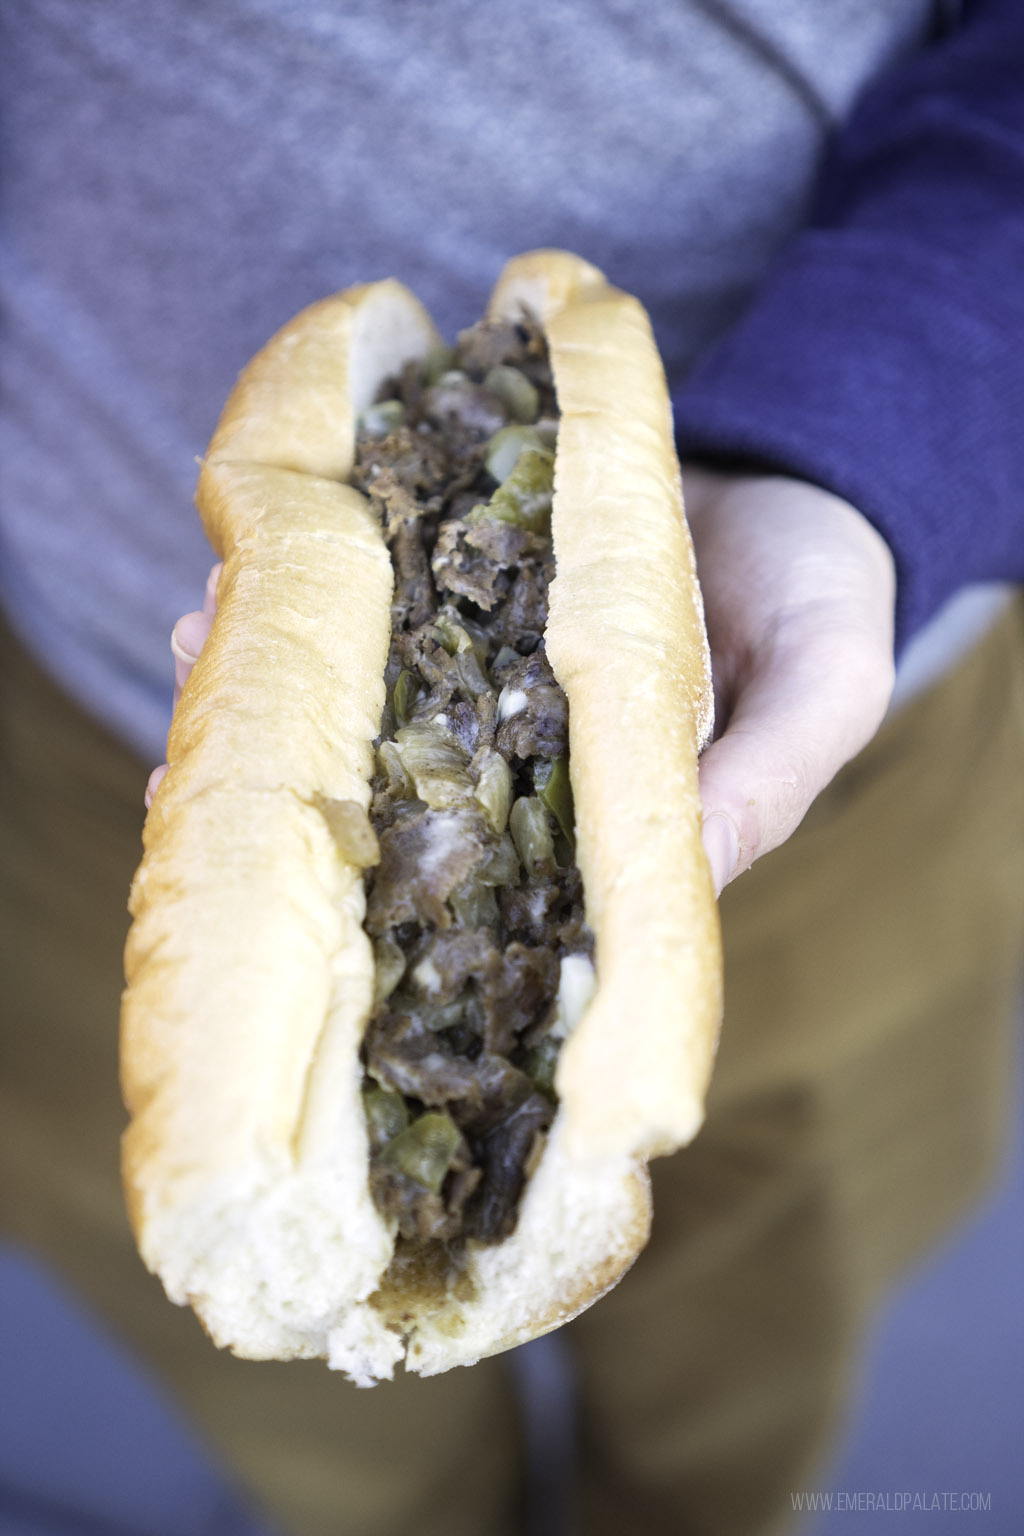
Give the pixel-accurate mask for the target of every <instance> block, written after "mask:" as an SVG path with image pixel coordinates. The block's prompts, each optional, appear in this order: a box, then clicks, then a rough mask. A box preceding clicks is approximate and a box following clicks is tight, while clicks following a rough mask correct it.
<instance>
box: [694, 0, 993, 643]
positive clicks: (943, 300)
mask: <svg viewBox="0 0 1024 1536" xmlns="http://www.w3.org/2000/svg"><path fill="white" fill-rule="evenodd" d="M1022 187H1024V10H1022V9H1021V7H1020V6H1019V5H1018V4H1016V3H1015V0H1012V3H1011V0H989V3H987V4H975V5H974V6H973V7H968V8H967V16H966V21H965V24H964V26H963V28H962V29H961V30H960V31H959V32H957V33H956V34H955V35H954V36H952V37H951V38H950V39H948V40H947V41H945V42H944V43H943V44H941V45H937V46H935V47H934V48H932V49H930V50H928V51H926V52H925V53H923V54H921V55H919V56H918V58H917V60H916V61H915V62H914V63H913V64H911V65H910V66H907V67H905V68H904V69H902V70H901V71H898V72H897V73H896V74H894V75H893V76H892V77H891V78H889V79H887V80H886V81H884V82H882V83H881V84H880V85H879V86H877V87H876V88H875V89H874V90H873V91H871V92H870V93H869V95H868V96H867V97H866V98H865V100H864V102H863V103H862V104H861V107H860V108H859V109H858V111H857V112H856V113H855V115H854V117H853V119H852V121H851V123H850V124H849V126H848V129H847V130H846V132H845V133H844V135H843V136H842V137H841V138H840V140H839V141H838V143H837V144H836V146H835V149H834V152H833V154H832V156H831V158H830V160H829V163H828V165H827V166H826V169H825V173H824V177H823V181H822V190H821V195H820V198H819V203H818V208H817V211H816V214H815V217H814V220H813V223H812V226H811V227H810V228H809V229H808V230H807V231H806V232H805V233H804V234H803V235H801V236H800V237H799V238H798V239H797V240H796V241H795V242H794V244H793V245H792V247H791V249H790V251H789V253H788V254H787V256H786V257H785V258H784V260H783V261H782V262H781V264H780V265H779V267H778V269H777V270H776V271H775V273H774V274H773V275H772V276H771V277H770V278H769V280H768V281H767V282H766V284H765V285H764V286H763V288H762V290H761V292H760V294H759V296H758V298H757V299H756V300H755V302H754V304H753V305H752V306H751V308H750V310H749V312H748V314H747V316H746V318H745V319H744V320H743V321H742V322H741V323H740V325H739V326H738V327H737V328H736V329H735V330H734V332H733V333H732V334H731V335H730V336H728V337H727V338H726V339H725V341H724V342H723V343H722V344H721V346H720V347H718V348H717V349H716V350H715V351H714V352H713V353H712V354H711V355H710V356H709V357H708V358H707V359H706V361H705V362H704V364H703V365H702V366H701V367H700V368H699V369H698V371H697V373H696V375H695V376H694V377H693V379H692V380H691V382H690V383H689V385H688V386H687V387H686V388H685V389H684V390H683V392H682V393H681V394H680V396H679V397H678V399H677V401H676V410H677V424H678V431H679V439H680V445H681V450H682V451H683V452H684V453H688V454H690V455H691V456H696V457H699V458H703V459H711V460H721V459H722V458H723V457H729V456H732V457H734V458H738V459H740V460H744V459H746V460H751V461H756V462H757V463H759V464H762V465H770V466H774V467H775V468H777V469H778V470H779V471H780V472H783V473H789V474H791V475H795V476H798V477H801V478H803V479H806V480H810V481H813V482H815V483H817V484H819V485H821V486H824V487H826V488H828V489H829V490H831V491H833V492H835V493H836V494H838V495H839V496H841V497H843V498H844V499H845V500H846V501H847V502H850V503H852V504H853V505H854V506H856V507H857V508H859V509H860V510H861V511H862V512H863V513H864V514H865V515H866V516H867V517H868V518H869V519H870V520H871V522H872V523H873V524H874V526H875V527H876V528H877V529H878V530H879V531H880V533H881V534H882V536H883V537H884V539H885V541H886V543H887V544H888V545H889V547H890V548H891V550H892V551H893V554H894V557H895V561H896V569H897V575H898V608H897V634H898V641H899V642H901V643H902V642H904V641H905V640H906V639H908V638H909V636H910V635H911V634H912V633H913V632H914V631H915V630H916V629H917V628H919V627H920V626H921V625H922V624H923V623H924V622H925V620H926V619H927V618H928V617H929V616H930V615H931V614H932V613H933V612H934V611H935V610H936V609H937V608H938V607H939V606H940V605H941V603H942V602H943V600H944V599H945V598H946V597H947V596H948V595H949V594H950V593H952V592H953V591H954V590H955V589H956V588H957V587H958V586H960V585H962V584H964V583H966V582H969V581H974V580H984V579H989V578H997V577H1002V578H1004V579H1006V578H1011V579H1013V578H1020V577H1021V576H1024V519H1022V518H1021V517H1020V513H1019V503H1020V486H1021V484H1022V483H1024V434H1022V433H1021V431H1020V425H1019V424H1020V421H1021V420H1022V419H1024V347H1022V346H1021V345H1020V337H1021V334H1022V332H1024V290H1022V289H1021V285H1020V273H1021V271H1022V270H1024V197H1022V196H1021V188H1022Z"/></svg>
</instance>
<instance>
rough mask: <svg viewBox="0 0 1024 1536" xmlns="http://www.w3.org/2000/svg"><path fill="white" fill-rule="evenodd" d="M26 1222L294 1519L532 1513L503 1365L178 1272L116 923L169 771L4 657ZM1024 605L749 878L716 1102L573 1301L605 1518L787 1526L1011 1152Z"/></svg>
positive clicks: (13, 1196) (18, 1161) (606, 1525)
mask: <svg viewBox="0 0 1024 1536" xmlns="http://www.w3.org/2000/svg"><path fill="white" fill-rule="evenodd" d="M0 664H2V670H0V690H2V693H0V939H2V943H3V947H4V982H3V988H4V992H3V1017H2V1028H0V1052H2V1075H0V1221H2V1227H3V1230H4V1232H5V1233H6V1235H8V1236H10V1237H13V1238H14V1239H15V1240H18V1241H21V1242H23V1243H25V1244H28V1245H30V1246H31V1247H32V1248H34V1249H35V1250H36V1251H37V1252H39V1253H40V1254H42V1255H43V1256H44V1257H45V1258H47V1259H49V1260H50V1261H51V1262H52V1263H53V1264H54V1265H55V1266H56V1267H57V1268H58V1269H59V1270H60V1271H62V1272H63V1273H64V1274H65V1275H66V1276H67V1277H69V1278H70V1279H71V1280H72V1282H73V1283H74V1284H75V1285H76V1286H77V1287H78V1288H79V1290H80V1291H81V1292H82V1293H84V1295H85V1296H86V1297H87V1298H88V1300H89V1301H90V1302H91V1303H92V1305H93V1306H94V1307H95V1308H97V1309H98V1310H99V1311H100V1312H101V1313H102V1314H103V1315H104V1316H105V1317H106V1319H107V1320H108V1321H109V1322H111V1323H113V1325H114V1326H115V1327H117V1328H118V1329H119V1330H120V1332H121V1333H122V1335H123V1336H124V1337H126V1338H127V1339H128V1340H129V1341H130V1342H131V1343H132V1344H133V1345H134V1346H135V1347H136V1349H137V1350H138V1351H139V1353H140V1354H141V1355H142V1357H143V1358H144V1359H145V1360H146V1361H147V1362H148V1363H149V1364H150V1365H151V1366H152V1367H153V1368H154V1369H155V1370H156V1371H157V1372H158V1373H159V1375H160V1376H161V1377H162V1378H163V1379H164V1381H165V1382H166V1383H167V1384H168V1385H169V1387H170V1388H171V1389H172V1390H173V1391H174V1392H175V1393H176V1394H177V1396H178V1398H179V1400H180V1401H181V1402H182V1403H183V1405H184V1406H185V1408H186V1409H187V1411H189V1412H190V1413H191V1415H192V1417H193V1418H194V1420H195V1421H197V1422H198V1424H199V1425H200V1426H201V1428H202V1429H203V1430H204V1431H205V1433H206V1435H207V1436H208V1437H209V1440H210V1441H211V1442H212V1444H213V1445H214V1446H215V1447H216V1449H217V1450H218V1451H219V1452H220V1454H221V1456H222V1457H223V1458H224V1460H225V1461H226V1462H227V1464H228V1465H229V1466H230V1467H232V1468H233V1469H234V1472H235V1474H236V1476H237V1477H238V1478H239V1479H240V1481H241V1482H242V1483H243V1485H245V1486H247V1487H248V1489H249V1491H250V1493H251V1494H252V1495H253V1496H255V1497H256V1498H257V1499H258V1500H260V1501H262V1502H263V1504H264V1505H265V1506H266V1508H267V1509H268V1510H269V1511H270V1513H271V1514H272V1515H273V1516H275V1517H276V1518H277V1520H278V1521H279V1522H280V1524H281V1526H282V1528H283V1530H285V1531H286V1532H290V1533H293V1536H327V1533H337V1536H350V1533H351V1536H356V1533H358V1536H435V1533H436V1536H441V1533H442V1532H443V1533H444V1536H477V1533H481V1536H482V1533H487V1536H503V1533H512V1532H514V1531H517V1530H520V1529H521V1518H522V1516H521V1503H520V1496H519V1492H518V1490H519V1488H520V1487H521V1484H522V1471H523V1468H522V1434H521V1430H520V1425H519V1422H518V1416H517V1408H516V1399H515V1395H514V1393H513V1391H512V1389H511V1384H510V1382H511V1378H510V1374H509V1371H508V1367H507V1362H506V1361H504V1360H501V1359H498V1360H492V1361H487V1362H484V1363H483V1364H482V1365H480V1366H477V1367H475V1368H474V1369H472V1370H469V1371H466V1370H459V1371H455V1372H451V1373H450V1374H448V1375H446V1376H442V1377H439V1378H436V1379H432V1380H429V1381H420V1380H419V1379H417V1378H403V1379H400V1380H399V1381H397V1382H396V1383H394V1384H392V1385H385V1386H381V1387H378V1388H376V1389H375V1390H374V1391H372V1392H358V1391H356V1390H355V1389H354V1388H352V1387H350V1386H349V1385H348V1384H347V1383H346V1382H344V1381H343V1380H341V1379H339V1378H337V1377H335V1376H333V1375H331V1374H330V1373H329V1372H328V1371H327V1369H326V1368H325V1367H324V1366H322V1365H320V1364H318V1363H312V1362H296V1363H293V1364H288V1365H282V1364H254V1363H252V1362H246V1361H240V1360H236V1359H234V1358H233V1357H231V1356H229V1355H224V1354H220V1353H218V1352H217V1351H216V1350H215V1349H214V1348H213V1346H212V1345H211V1344H210V1343H209V1342H208V1340H207V1339H206V1337H205V1335H204V1334H203V1333H202V1331H201V1330H200V1328H199V1325H198V1324H197V1322H196V1321H195V1319H194V1318H193V1317H192V1315H191V1314H190V1313H189V1312H186V1311H182V1310H179V1309H178V1308H176V1307H173V1306H172V1305H171V1304H170V1303H169V1302H168V1301H167V1300H166V1299H165V1297H164V1295H163V1292H162V1290H161V1288H160V1285H159V1283H158V1282H157V1281H156V1280H154V1279H152V1278H151V1277H150V1276H149V1275H147V1274H146V1273H145V1271H144V1269H143V1267H142V1265H141V1263H140V1261H139V1259H138V1258H137V1256H136V1254H135V1251H134V1248H133V1246H132V1242H131V1239H130V1236H129V1233H128V1228H127V1224H126V1221H125V1217H124V1213H123V1207H122V1203H121V1196H120V1188H119V1182H118V1136H119V1133H120V1130H121V1127H122V1125H123V1122H124V1114H123V1110H122V1108H121V1104H120V1100H119V1097H118V1091H117V1069H116V1037H117V1002H118V993H119V989H120V950H121V945H122V941H123V937H124V932H125V929H126V926H127V919H126V916H125V910H124V901H125V894H126V891H127V887H128V882H129V879H130V876H131V873H132V870H133V868H134V865H135V863H136V862H137V858H138V853H139V843H138V839H139V828H140V824H141V818H142V803H141V797H142V790H143V785H144V783H145V777H146V767H145V766H144V765H143V764H141V763H139V762H137V761H136V760H134V759H133V758H132V757H131V755H130V754H128V753H127V752H126V751H125V750H124V749H123V748H121V747H119V746H118V745H117V744H116V743H114V742H113V741H111V740H110V738H109V737H108V736H106V735H105V734H104V732H103V731H102V730H100V729H99V728H98V727H97V726H96V725H95V724H94V723H92V722H90V721H89V720H88V719H86V718H85V717H83V716H82V715H81V714H80V713H79V712H78V711H77V710H76V709H75V708H74V707H73V706H72V705H70V704H69V703H68V702H67V701H66V700H65V699H64V698H63V696H62V695H61V694H60V692H59V691H58V690H57V689H56V688H55V687H54V686H53V685H52V684H51V683H50V682H48V681H47V680H46V679H45V678H44V677H42V676H41V674H40V673H39V672H38V671H37V669H36V668H35V667H34V666H33V665H32V664H31V663H30V662H28V661H27V660H26V658H25V657H24V656H23V654H21V653H20V652H19V651H18V650H17V648H16V647H15V646H13V645H12V644H11V642H10V641H9V640H6V641H5V642H4V644H3V655H2V658H0ZM1022 768H1024V627H1022V620H1021V612H1020V610H1019V609H1014V610H1012V611H1011V612H1010V613H1009V614H1008V615H1007V616H1006V618H1005V619H1004V620H1003V621H1002V622H1001V623H1000V624H999V626H998V627H997V629H996V630H995V631H994V632H993V633H992V634H991V635H990V636H989V637H988V639H987V640H986V641H985V642H983V644H982V645H981V646H980V647H979V648H978V650H977V651H976V652H974V653H973V654H972V655H971V656H970V657H968V658H967V659H966V660H965V661H964V662H963V663H962V664H961V666H960V667H959V668H958V670H957V671H956V672H955V673H954V674H953V675H951V676H950V677H949V678H947V679H946V680H945V681H944V682H943V683H941V684H940V685H939V686H938V687H936V688H934V689H933V690H932V691H931V692H930V693H928V694H927V695H925V696H923V697H921V698H919V699H918V700H916V701H915V702H914V703H912V704H911V705H910V706H909V707H908V708H907V709H905V710H904V711H903V713H902V714H900V715H899V716H898V717H897V718H896V719H895V720H893V721H892V722H890V723H889V724H888V725H886V727H885V728H884V729H883V731H882V733H881V734H880V736H879V737H878V738H877V739H876V741H875V742H874V743H873V744H872V745H871V747H870V748H869V749H868V750H867V751H866V752H865V753H863V754H862V756H861V757H860V758H859V759H858V760H857V761H856V762H855V763H854V764H852V765H851V766H850V767H849V768H848V769H847V770H846V771H845V772H844V773H843V774H842V775H841V776H840V778H839V780H838V781H837V782H836V783H835V785H834V786H833V787H832V788H831V790H829V791H828V792H827V793H826V794H825V795H824V796H823V797H822V799H821V800H820V801H819V802H818V803H817V805H816V806H815V807H814V808H813V810H812V811H811V813H810V815H809V816H808V818H807V821H806V823H805V825H804V827H803V828H802V829H801V831H800V832H799V833H798V834H797V836H796V837H794V838H793V839H792V841H791V842H790V843H789V844H788V845H787V846H786V847H785V848H783V849H781V850H780V851H779V852H778V853H775V854H773V855H771V857H770V858H768V859H766V860H765V861H764V862H763V863H762V864H761V865H759V866H758V867H757V868H756V869H755V870H754V871H753V873H751V874H749V875H746V876H744V877H743V879H742V880H740V881H739V882H738V883H737V885H736V886H735V887H733V888H731V889H730V890H729V891H728V892H727V893H726V896H725V899H724V901H723V908H722V911H723V919H724V928H725V940H726V996H727V1006H726V1021H725V1028H724V1033H723V1039H722V1048H721V1053H720V1060H719V1065H718V1070H717V1073H716V1077H715V1082H714V1087H713V1091H712V1095H711V1104H710V1111H709V1116H708V1122H707V1126H706V1127H705V1129H704V1130H703V1131H702V1133H701V1135H700V1137H699V1138H698V1140H697V1142H696V1143H695V1144H694V1146H693V1147H692V1148H690V1149H688V1150H686V1151H685V1152H683V1153H681V1154H679V1155H678V1156H676V1157H674V1158H671V1159H667V1160H663V1161H661V1162H659V1163H658V1164H656V1166H655V1172H654V1184H655V1227H654V1236H653V1239H652V1242H651V1244H650V1247H649V1248H648V1250H647V1252H646V1253H645V1254H644V1255H643V1256H642V1257H641V1259H640V1260H639V1262H638V1263H637V1265H636V1267H635V1269H634V1270H633V1271H632V1272H631V1274H630V1275H629V1276H628V1277H627V1278H626V1279H625V1281H624V1282H623V1283H622V1285H621V1286H620V1287H619V1288H618V1289H617V1290H616V1291H614V1292H613V1293H612V1294H611V1295H610V1296H609V1297H607V1298H606V1299H605V1300H604V1301H602V1302H600V1303H599V1304H598V1306H597V1307H595V1308H594V1309H593V1310H592V1311H590V1312H588V1313H586V1314H585V1315H584V1316H583V1317H582V1318H580V1319H579V1320H578V1321H577V1322H576V1323H574V1324H573V1325H572V1327H571V1328H570V1329H569V1330H568V1331H567V1333H566V1335H565V1336H566V1338H567V1339H568V1341H569V1343H570V1344H571V1346H572V1348H573V1353H574V1355H575V1357H576V1361H577V1365H578V1371H579V1377H580V1410H581V1455H580V1469H579V1471H580V1476H579V1484H580V1488H579V1492H580V1504H581V1520H580V1525H581V1530H582V1532H583V1536H612V1533H615V1536H619V1533H621V1532H622V1531H644V1532H645V1533H653V1536H662V1533H664V1536H680V1533H683V1532H685V1533H691V1532H692V1533H697V1536H705V1533H706V1536H733V1533H735V1536H761V1533H766V1532H768V1531H776V1530H782V1529H784V1528H785V1527H786V1515H787V1512H788V1510H789V1497H788V1493H789V1490H790V1489H791V1488H797V1487H802V1486H807V1485H808V1483H809V1482H810V1481H811V1480H812V1474H813V1471H814V1469H815V1466H816V1464H817V1463H818V1460H819V1458H820V1456H821V1454H822V1451H823V1449H824V1448H825V1446H826V1445H827V1444H828V1441H829V1437H830V1435H831V1434H832V1431H833V1429H834V1427H835V1424H836V1419H837V1415H838V1414H839V1412H840V1410H841V1406H842V1403H843V1393H844V1386H845V1384H846V1382H847V1380H848V1377H849V1371H850V1366H851V1361H852V1360H853V1358H854V1353H855V1351H856V1349H857V1345H858V1341H859V1339H860V1337H861V1334H862V1330H863V1327H864V1324H865V1321H866V1318H867V1316H868V1313H869V1309H870V1308H871V1306H872V1303H873V1302H874V1301H875V1300H876V1299H877V1297H878V1295H879V1293H880V1291H881V1290H882V1288H883V1287H885V1286H886V1285H887V1284H889V1283H890V1282H891V1281H892V1280H893V1278H894V1277H895V1276H896V1275H897V1274H898V1273H899V1272H900V1271H901V1270H902V1269H903V1268H904V1267H905V1266H906V1265H907V1264H908V1263H909V1262H910V1261H911V1260H912V1259H913V1258H914V1257H915V1256H916V1255H918V1254H919V1253H920V1252H921V1251H922V1250H923V1249H924V1248H925V1247H926V1245H927V1244H928V1243H930V1242H931V1241H932V1240H933V1239H934V1238H935V1237H936V1236H937V1235H939V1234H940V1233H941V1232H942V1231H943V1230H944V1229H945V1228H946V1227H947V1226H948V1225H949V1223H950V1222H951V1221H952V1220H953V1219H954V1218H955V1217H956V1216H957V1215H958V1214H959V1213H960V1212H961V1211H963V1210H964V1208H965V1207H966V1206H967V1204H968V1203H969V1202H970V1201H971V1200H973V1199H974V1198H975V1197H976V1196H977V1195H978V1193H979V1191H980V1190H981V1189H982V1188H983V1186H984V1183H985V1181H986V1179H987V1178H988V1177H989V1174H990V1172H991V1170H992V1168H993V1166H994V1163H995V1160H996V1158H997V1156H998V1152H999V1147H1000V1137H1001V1127H1002V1125H1003V1121H1004V1111H1005V1105H1004V1093H1005V1088H1006V1085H1007V1083H1008V1081H1009V1079H1010V1074H1009V1072H1008V1051H1009V1042H1010V1036H1011V1028H1010V1025H1011V1023H1012V1019H1013V1015H1014V1004H1015V996H1016V987H1017V982H1018V977H1019V974H1020V968H1021V959H1022V935H1024V856H1022V849H1024V791H1022V785H1024V773H1022Z"/></svg>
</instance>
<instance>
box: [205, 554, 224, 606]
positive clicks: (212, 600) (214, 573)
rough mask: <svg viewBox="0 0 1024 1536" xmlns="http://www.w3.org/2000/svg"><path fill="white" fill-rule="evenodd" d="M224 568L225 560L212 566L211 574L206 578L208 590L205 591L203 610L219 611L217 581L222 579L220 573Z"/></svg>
mask: <svg viewBox="0 0 1024 1536" xmlns="http://www.w3.org/2000/svg"><path fill="white" fill-rule="evenodd" d="M223 569H224V562H223V560H218V561H217V564H216V565H214V566H211V567H210V574H209V576H207V578H206V591H205V592H204V593H203V612H204V613H209V614H214V613H216V612H217V583H218V582H219V581H220V573H221V571H222V570H223Z"/></svg>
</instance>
